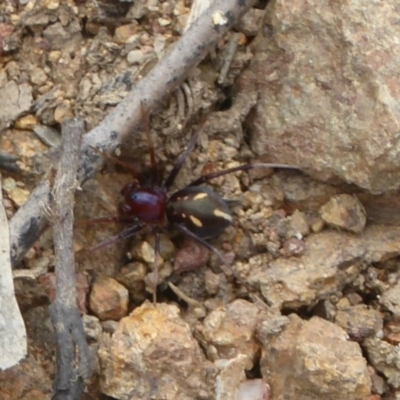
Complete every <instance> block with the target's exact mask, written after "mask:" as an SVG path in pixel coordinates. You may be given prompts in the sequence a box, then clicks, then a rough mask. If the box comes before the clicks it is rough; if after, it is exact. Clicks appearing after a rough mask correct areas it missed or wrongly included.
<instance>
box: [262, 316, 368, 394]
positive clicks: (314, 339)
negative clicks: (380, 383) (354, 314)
mask: <svg viewBox="0 0 400 400" xmlns="http://www.w3.org/2000/svg"><path fill="white" fill-rule="evenodd" d="M259 337H260V340H261V342H262V344H263V350H262V356H261V363H260V366H261V374H262V376H263V377H264V378H265V379H266V380H267V382H268V383H269V385H270V386H271V391H272V393H273V398H274V400H283V399H285V400H292V399H293V400H320V399H325V400H337V399H346V400H363V399H365V397H366V396H368V395H369V394H371V380H370V377H369V374H368V368H367V363H366V360H365V359H364V358H363V356H362V353H361V349H360V347H359V345H358V344H357V343H354V342H350V341H348V340H347V334H346V332H345V331H343V330H342V329H341V328H340V327H338V326H336V325H335V324H332V323H330V322H328V321H325V320H323V319H321V318H319V317H313V318H311V319H310V320H309V321H303V320H301V319H300V318H299V317H298V316H297V315H294V314H292V315H290V316H289V323H288V324H287V325H286V327H285V328H284V331H283V332H282V333H281V334H280V335H276V336H275V335H262V334H261V335H259Z"/></svg>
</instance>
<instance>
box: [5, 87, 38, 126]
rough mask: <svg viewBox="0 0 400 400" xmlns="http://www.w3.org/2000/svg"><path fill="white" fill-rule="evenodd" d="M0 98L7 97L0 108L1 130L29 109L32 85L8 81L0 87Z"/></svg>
mask: <svg viewBox="0 0 400 400" xmlns="http://www.w3.org/2000/svg"><path fill="white" fill-rule="evenodd" d="M0 99H7V102H6V103H4V105H3V106H2V107H1V110H0V130H3V129H4V128H5V127H7V126H8V125H9V124H10V123H11V121H13V120H15V119H17V118H18V117H19V116H20V115H22V114H23V113H25V112H28V111H29V110H30V108H31V107H32V87H31V86H30V85H28V84H27V83H21V84H17V83H15V82H14V81H8V82H7V83H6V84H5V85H4V86H3V87H1V88H0Z"/></svg>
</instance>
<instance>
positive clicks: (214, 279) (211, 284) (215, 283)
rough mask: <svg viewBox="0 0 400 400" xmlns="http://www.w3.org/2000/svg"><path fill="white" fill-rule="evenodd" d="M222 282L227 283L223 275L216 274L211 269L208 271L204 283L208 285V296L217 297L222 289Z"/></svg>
mask: <svg viewBox="0 0 400 400" xmlns="http://www.w3.org/2000/svg"><path fill="white" fill-rule="evenodd" d="M222 281H225V283H226V279H225V276H224V275H223V274H215V273H214V272H213V271H211V270H210V269H207V270H206V272H205V274H204V283H205V285H206V290H207V292H208V294H210V295H212V296H213V295H216V294H217V293H218V291H219V289H220V287H221V283H222Z"/></svg>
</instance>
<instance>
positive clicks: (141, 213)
mask: <svg viewBox="0 0 400 400" xmlns="http://www.w3.org/2000/svg"><path fill="white" fill-rule="evenodd" d="M124 197H125V201H124V202H123V203H122V204H121V207H120V209H121V211H122V212H123V213H124V214H126V215H129V216H134V217H137V218H139V219H140V220H141V221H143V222H146V223H150V224H151V223H154V224H159V223H162V222H163V221H164V218H165V217H164V216H165V207H166V201H167V194H166V193H165V191H164V190H162V189H160V188H141V189H136V190H134V191H131V192H128V193H125V196H124Z"/></svg>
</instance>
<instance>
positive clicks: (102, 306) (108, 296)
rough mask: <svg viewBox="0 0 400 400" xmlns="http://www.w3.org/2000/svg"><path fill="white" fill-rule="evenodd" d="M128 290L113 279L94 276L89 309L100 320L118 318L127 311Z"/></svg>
mask: <svg viewBox="0 0 400 400" xmlns="http://www.w3.org/2000/svg"><path fill="white" fill-rule="evenodd" d="M128 300H129V296H128V290H127V289H126V288H125V287H124V286H122V285H121V284H120V283H118V282H117V281H116V280H115V279H112V278H109V277H106V276H102V277H98V278H96V280H95V281H94V283H93V287H92V291H91V293H90V300H89V303H90V309H91V310H92V311H93V313H94V314H96V316H97V317H98V318H99V319H100V320H106V319H113V320H118V319H120V318H122V317H123V316H125V315H126V313H127V312H128Z"/></svg>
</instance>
